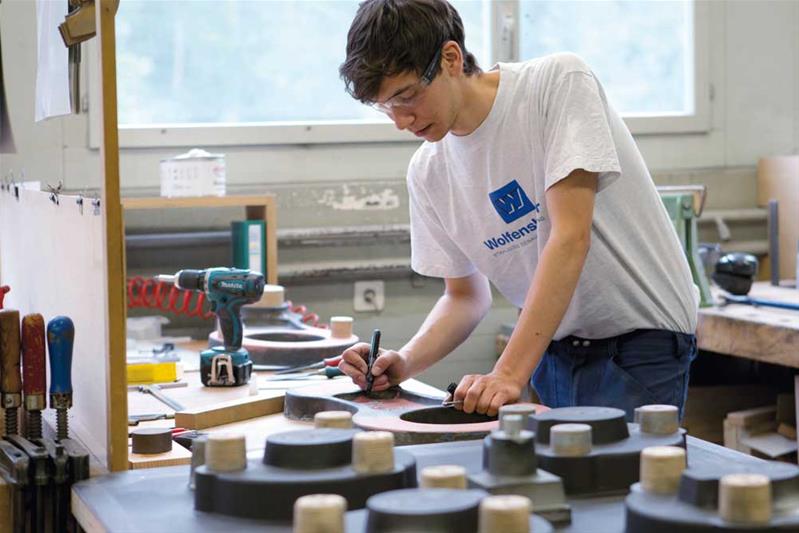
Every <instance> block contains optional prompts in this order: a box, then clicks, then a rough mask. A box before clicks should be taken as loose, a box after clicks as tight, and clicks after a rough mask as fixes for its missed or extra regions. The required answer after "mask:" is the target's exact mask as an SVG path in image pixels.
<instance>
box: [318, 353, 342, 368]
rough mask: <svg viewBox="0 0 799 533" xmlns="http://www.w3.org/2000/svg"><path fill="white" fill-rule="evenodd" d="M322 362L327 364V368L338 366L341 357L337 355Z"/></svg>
mask: <svg viewBox="0 0 799 533" xmlns="http://www.w3.org/2000/svg"><path fill="white" fill-rule="evenodd" d="M322 362H323V363H324V364H325V366H338V364H339V363H340V362H341V356H340V355H337V356H335V357H328V358H327V359H322Z"/></svg>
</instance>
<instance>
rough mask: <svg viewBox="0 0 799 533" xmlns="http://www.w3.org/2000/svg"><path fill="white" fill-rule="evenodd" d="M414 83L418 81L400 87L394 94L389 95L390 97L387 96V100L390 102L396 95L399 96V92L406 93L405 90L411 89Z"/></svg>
mask: <svg viewBox="0 0 799 533" xmlns="http://www.w3.org/2000/svg"><path fill="white" fill-rule="evenodd" d="M414 85H416V82H413V83H409V84H408V85H406V86H405V87H403V88H402V89H399V90H397V91H394V94H392V95H391V96H389V97H388V98H386V102H388V101H389V100H391V99H392V98H394V97H395V96H397V95H398V94H402V93H404V92H405V91H407V90H408V89H410V88H411V87H413V86H414Z"/></svg>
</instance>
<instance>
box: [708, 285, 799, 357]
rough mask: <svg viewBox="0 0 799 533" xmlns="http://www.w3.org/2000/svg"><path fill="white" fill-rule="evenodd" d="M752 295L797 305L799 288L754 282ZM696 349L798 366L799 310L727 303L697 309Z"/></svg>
mask: <svg viewBox="0 0 799 533" xmlns="http://www.w3.org/2000/svg"><path fill="white" fill-rule="evenodd" d="M749 296H750V297H751V298H760V299H767V300H777V301H779V302H785V303H792V304H796V305H799V290H796V289H794V288H789V287H784V286H781V287H775V286H772V285H771V284H770V283H768V282H756V283H754V284H753V285H752V290H751V291H749ZM697 342H698V346H699V349H701V350H708V351H711V352H716V353H720V354H725V355H732V356H736V357H743V358H746V359H751V360H753V361H761V362H764V363H771V364H775V365H783V366H788V367H792V368H799V352H797V346H799V312H797V311H792V310H789V309H777V308H773V307H755V306H752V305H742V304H728V305H722V306H717V307H705V308H702V309H700V310H699V322H698V325H697Z"/></svg>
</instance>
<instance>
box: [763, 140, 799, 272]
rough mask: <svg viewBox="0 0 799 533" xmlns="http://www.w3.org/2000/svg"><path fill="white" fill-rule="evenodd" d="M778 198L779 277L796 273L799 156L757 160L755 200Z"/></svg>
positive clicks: (764, 203)
mask: <svg viewBox="0 0 799 533" xmlns="http://www.w3.org/2000/svg"><path fill="white" fill-rule="evenodd" d="M771 199H774V200H777V201H778V202H779V215H778V219H779V249H780V264H779V269H780V277H781V278H783V279H785V278H794V277H795V276H796V243H797V239H799V214H797V211H796V206H797V205H799V156H795V155H793V156H782V157H766V158H763V159H761V160H760V161H758V164H757V204H758V205H759V206H760V207H768V202H769V200H771Z"/></svg>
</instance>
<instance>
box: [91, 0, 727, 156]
mask: <svg viewBox="0 0 799 533" xmlns="http://www.w3.org/2000/svg"><path fill="white" fill-rule="evenodd" d="M519 10H520V9H519V1H518V0H496V1H492V2H490V3H487V4H485V13H486V14H487V15H488V16H487V19H486V22H485V24H484V27H485V28H486V29H488V30H489V31H491V36H490V38H489V48H490V52H489V55H490V57H491V64H493V63H496V62H498V61H517V60H518V50H519V46H518V35H519V32H517V31H515V29H516V27H517V25H518V20H519ZM693 22H694V24H693V29H694V31H693V35H692V37H693V64H692V65H690V66H689V68H692V70H693V80H694V112H693V113H692V114H687V115H677V114H674V115H666V114H658V115H632V114H624V115H622V118H623V120H624V121H625V123H626V124H627V127H628V128H629V129H630V131H631V132H632V134H633V135H636V136H640V135H661V134H680V133H706V132H708V131H710V128H711V118H712V117H711V100H712V87H711V84H710V79H709V71H710V61H709V56H710V29H709V24H710V6H709V2H704V1H702V0H693ZM87 47H88V50H87V52H88V54H87V55H88V56H89V57H93V54H96V45H95V43H94V41H93V40H92V41H90V42H89V43H87ZM96 63H97V62H95V61H88V64H89V69H88V70H89V72H88V74H89V84H88V86H89V98H88V100H89V106H88V111H89V147H90V148H99V147H100V135H101V131H100V120H99V116H100V102H99V101H98V98H97V95H98V94H99V91H98V90H97V88H98V87H99V83H100V74H99V70H98V66H97V64H96ZM341 90H342V91H343V90H344V89H343V87H342V89H341ZM398 141H400V142H401V141H406V142H417V143H418V142H419V140H418V139H417V138H416V137H415V136H413V135H412V134H410V133H408V132H404V131H399V130H397V128H396V127H395V126H394V124H392V123H391V122H387V121H380V120H376V119H352V120H324V121H322V120H320V121H304V122H260V123H259V122H253V123H240V124H224V123H212V124H201V123H196V124H152V125H146V126H144V125H131V126H124V125H120V126H119V146H120V148H164V147H170V148H171V147H174V148H178V147H190V146H201V145H202V146H268V145H297V144H300V145H304V144H340V143H381V142H398Z"/></svg>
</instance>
